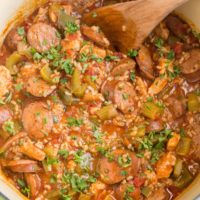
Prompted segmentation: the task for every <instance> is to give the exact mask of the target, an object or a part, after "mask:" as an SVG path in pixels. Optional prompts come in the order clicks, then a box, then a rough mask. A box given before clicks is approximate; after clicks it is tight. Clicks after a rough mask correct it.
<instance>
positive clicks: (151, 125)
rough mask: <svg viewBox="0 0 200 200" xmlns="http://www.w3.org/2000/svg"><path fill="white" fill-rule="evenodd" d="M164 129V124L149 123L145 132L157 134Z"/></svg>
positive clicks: (158, 122) (156, 121)
mask: <svg viewBox="0 0 200 200" xmlns="http://www.w3.org/2000/svg"><path fill="white" fill-rule="evenodd" d="M163 129H164V124H163V122H162V121H161V120H154V121H150V122H149V124H148V126H147V132H152V131H155V132H159V131H161V130H163Z"/></svg>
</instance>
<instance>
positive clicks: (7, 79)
mask: <svg viewBox="0 0 200 200" xmlns="http://www.w3.org/2000/svg"><path fill="white" fill-rule="evenodd" d="M11 87H12V77H11V75H10V72H9V70H8V69H7V68H6V67H4V66H3V65H0V98H2V97H3V96H4V95H5V94H6V93H8V92H9V90H10V89H11Z"/></svg>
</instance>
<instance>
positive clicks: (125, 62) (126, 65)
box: [111, 58, 135, 76]
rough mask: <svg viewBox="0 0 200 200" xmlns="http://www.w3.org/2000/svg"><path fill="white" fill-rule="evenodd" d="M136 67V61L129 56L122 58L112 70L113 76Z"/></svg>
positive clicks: (120, 74)
mask: <svg viewBox="0 0 200 200" xmlns="http://www.w3.org/2000/svg"><path fill="white" fill-rule="evenodd" d="M134 69H135V61H134V60H132V59H129V58H125V59H122V60H121V61H120V62H119V63H117V64H116V66H114V67H113V69H112V71H111V75H112V76H122V75H124V73H125V72H129V71H131V70H134Z"/></svg>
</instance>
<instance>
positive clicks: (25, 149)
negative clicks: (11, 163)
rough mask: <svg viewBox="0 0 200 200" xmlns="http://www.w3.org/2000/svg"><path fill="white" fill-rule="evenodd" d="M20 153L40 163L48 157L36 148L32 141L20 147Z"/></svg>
mask: <svg viewBox="0 0 200 200" xmlns="http://www.w3.org/2000/svg"><path fill="white" fill-rule="evenodd" d="M20 152H22V153H23V154H25V155H27V156H28V157H30V158H33V159H35V160H39V161H42V160H44V159H45V156H46V155H45V152H44V151H42V150H41V149H39V148H38V147H36V146H35V145H34V144H32V143H31V142H30V141H26V142H24V143H23V144H22V145H21V146H20Z"/></svg>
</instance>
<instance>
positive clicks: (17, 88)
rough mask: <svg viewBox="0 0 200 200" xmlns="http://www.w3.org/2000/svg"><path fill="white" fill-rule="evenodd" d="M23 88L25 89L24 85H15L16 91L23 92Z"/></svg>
mask: <svg viewBox="0 0 200 200" xmlns="http://www.w3.org/2000/svg"><path fill="white" fill-rule="evenodd" d="M22 88H23V84H22V83H18V84H16V85H15V90H16V91H17V92H19V91H21V90H22Z"/></svg>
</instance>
